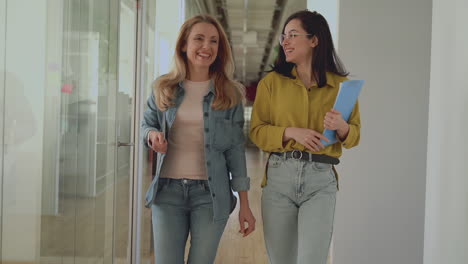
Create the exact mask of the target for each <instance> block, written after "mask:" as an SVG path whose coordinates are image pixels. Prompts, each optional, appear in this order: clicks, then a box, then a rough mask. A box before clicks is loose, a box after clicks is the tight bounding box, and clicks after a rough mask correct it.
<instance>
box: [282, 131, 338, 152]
mask: <svg viewBox="0 0 468 264" xmlns="http://www.w3.org/2000/svg"><path fill="white" fill-rule="evenodd" d="M290 139H294V140H295V141H296V142H298V143H299V144H301V145H303V146H304V147H306V148H307V149H309V150H311V151H319V150H321V149H323V148H324V147H325V146H324V145H323V144H322V142H320V140H321V139H323V140H325V141H326V142H329V141H330V140H328V138H327V137H325V136H324V135H322V134H320V133H319V132H317V131H315V130H313V129H307V128H299V127H288V128H286V130H285V131H284V135H283V142H285V141H288V140H290Z"/></svg>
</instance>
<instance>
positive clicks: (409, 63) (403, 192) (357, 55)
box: [334, 0, 432, 264]
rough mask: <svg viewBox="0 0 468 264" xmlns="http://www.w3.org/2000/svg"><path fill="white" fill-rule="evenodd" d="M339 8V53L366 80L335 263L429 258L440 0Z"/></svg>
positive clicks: (346, 165)
mask: <svg viewBox="0 0 468 264" xmlns="http://www.w3.org/2000/svg"><path fill="white" fill-rule="evenodd" d="M339 7H340V9H339V14H340V19H339V28H340V30H339V47H340V49H339V54H340V56H341V58H342V59H343V61H344V63H345V65H346V66H347V67H348V70H350V71H351V73H352V75H353V76H351V78H354V79H364V80H365V81H366V83H365V86H364V89H363V91H362V95H361V97H360V104H361V105H360V106H361V118H362V130H361V144H360V145H359V146H358V147H356V148H355V149H352V150H348V151H345V152H344V156H343V158H342V164H340V166H339V167H338V170H339V172H340V175H341V178H340V184H341V190H340V192H339V194H338V203H337V210H336V218H335V237H334V241H335V248H334V253H335V254H334V255H335V256H334V263H335V264H375V263H378V264H387V263H388V264H395V263H398V264H418V263H423V246H424V245H423V242H424V207H425V185H426V150H427V148H426V146H427V127H428V126H427V124H428V121H427V120H428V101H429V76H430V47H431V15H432V12H431V10H432V3H431V1H427V0H413V1H407V0H393V1H386V0H346V1H341V2H340V5H339Z"/></svg>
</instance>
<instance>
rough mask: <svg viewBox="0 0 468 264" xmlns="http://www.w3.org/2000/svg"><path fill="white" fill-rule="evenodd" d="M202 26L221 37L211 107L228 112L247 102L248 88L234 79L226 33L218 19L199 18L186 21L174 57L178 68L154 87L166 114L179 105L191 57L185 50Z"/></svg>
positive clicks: (212, 74)
mask: <svg viewBox="0 0 468 264" xmlns="http://www.w3.org/2000/svg"><path fill="white" fill-rule="evenodd" d="M202 22H204V23H208V24H212V25H213V26H215V28H216V29H217V30H218V34H219V42H218V43H219V47H218V55H217V56H216V59H215V61H214V62H213V64H211V65H210V69H209V75H210V78H211V79H213V82H214V88H215V94H216V95H215V99H214V100H213V104H212V105H211V107H212V108H213V109H215V110H225V109H228V108H231V107H233V106H235V105H236V104H238V103H240V102H243V101H244V97H245V88H244V86H243V85H242V84H241V83H239V82H237V81H235V80H234V79H233V76H234V61H233V58H232V52H231V47H230V45H229V42H228V39H227V36H226V33H225V32H224V30H223V28H222V27H221V25H220V23H219V22H218V21H217V20H216V19H215V18H214V17H212V16H210V15H197V16H194V17H192V18H190V19H188V20H187V21H185V23H184V24H183V25H182V27H181V29H180V32H179V36H178V38H177V43H176V49H175V54H174V67H173V68H172V70H171V71H170V72H169V73H168V74H165V75H163V76H161V77H159V78H158V79H157V80H155V81H154V82H153V85H152V87H153V93H154V97H155V99H156V105H157V106H158V108H159V109H160V110H161V111H166V110H167V109H168V108H169V107H171V106H173V105H174V104H175V103H174V99H175V97H176V91H177V86H178V83H179V82H181V81H184V80H185V79H186V78H187V72H188V61H187V55H186V54H185V52H183V51H182V48H183V47H184V46H185V44H186V43H187V39H188V36H189V35H190V32H191V30H192V28H193V26H194V25H195V24H198V23H202Z"/></svg>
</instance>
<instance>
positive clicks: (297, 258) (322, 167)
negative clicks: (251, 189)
mask: <svg viewBox="0 0 468 264" xmlns="http://www.w3.org/2000/svg"><path fill="white" fill-rule="evenodd" d="M267 176H268V182H267V185H266V186H265V187H264V189H263V194H262V216H263V229H264V234H265V244H266V248H267V252H268V257H269V260H270V264H286V263H287V264H326V262H327V257H328V251H329V247H330V240H331V237H332V232H333V220H334V213H335V202H336V192H337V181H336V176H335V173H334V172H333V169H332V166H331V165H330V164H325V163H318V162H308V161H303V160H296V159H285V158H283V157H280V156H276V155H271V156H270V158H269V162H268V171H267Z"/></svg>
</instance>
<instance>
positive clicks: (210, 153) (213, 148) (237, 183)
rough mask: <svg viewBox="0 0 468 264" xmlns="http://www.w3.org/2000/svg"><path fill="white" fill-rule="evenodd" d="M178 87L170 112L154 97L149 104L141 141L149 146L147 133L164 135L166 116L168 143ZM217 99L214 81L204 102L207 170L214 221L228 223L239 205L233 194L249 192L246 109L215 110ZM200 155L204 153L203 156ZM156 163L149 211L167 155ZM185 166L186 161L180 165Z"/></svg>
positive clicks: (179, 92) (180, 91)
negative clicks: (158, 105) (245, 140)
mask: <svg viewBox="0 0 468 264" xmlns="http://www.w3.org/2000/svg"><path fill="white" fill-rule="evenodd" d="M182 85H183V83H182V82H181V83H179V87H178V90H177V92H176V98H175V105H174V106H172V107H170V108H169V109H168V110H167V111H164V112H162V111H160V110H159V109H158V108H157V107H156V104H155V98H154V94H153V93H151V96H150V97H149V98H148V101H147V109H146V111H145V113H144V118H143V121H142V123H141V138H142V140H143V144H144V146H147V147H149V146H148V145H147V140H148V133H149V132H150V131H151V130H155V131H161V130H162V127H163V126H162V124H161V121H162V120H163V115H165V117H166V130H167V131H166V139H167V137H168V135H169V130H170V129H171V127H172V125H173V124H174V120H175V117H176V112H177V109H178V108H179V106H180V105H181V103H182V101H183V99H184V95H185V90H184V89H183V87H182ZM214 97H215V90H214V85H213V81H211V82H210V87H209V91H208V93H207V94H206V95H205V96H204V98H203V122H204V127H205V129H204V141H205V148H204V150H205V153H204V155H205V167H206V172H207V176H208V185H209V186H210V192H211V198H212V200H213V214H214V215H213V220H214V221H218V220H225V219H226V218H228V217H229V214H230V213H231V212H232V210H233V209H234V207H235V205H236V198H235V196H234V195H233V193H232V191H237V192H238V191H247V190H249V188H250V179H249V178H248V177H247V168H246V160H245V147H244V133H243V130H242V129H243V126H244V109H243V106H242V104H238V105H236V106H234V107H232V108H229V109H227V110H213V109H212V108H211V104H212V103H213V100H214ZM200 154H201V153H200ZM159 157H161V158H160V159H158V160H157V165H156V175H155V177H154V179H153V181H152V183H151V185H150V187H149V189H148V191H147V193H146V207H151V204H152V203H153V202H154V198H155V197H156V195H157V186H158V180H159V177H160V172H161V167H162V164H163V163H164V157H165V154H162V155H160V156H159ZM180 162H181V164H183V162H184V161H183V160H181V161H180Z"/></svg>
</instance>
